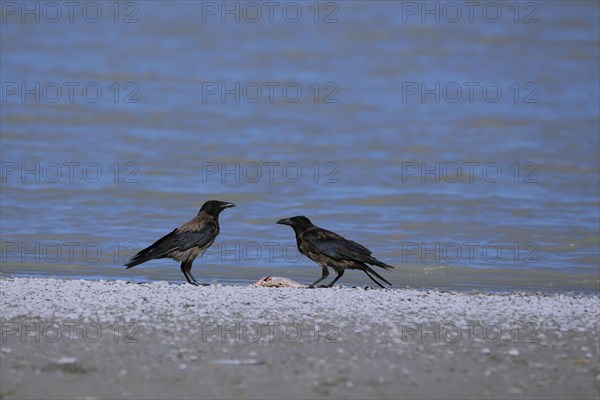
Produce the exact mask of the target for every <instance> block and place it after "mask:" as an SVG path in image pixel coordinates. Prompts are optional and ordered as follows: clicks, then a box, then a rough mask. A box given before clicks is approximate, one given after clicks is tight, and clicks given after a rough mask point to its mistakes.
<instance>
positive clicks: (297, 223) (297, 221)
mask: <svg viewBox="0 0 600 400" xmlns="http://www.w3.org/2000/svg"><path fill="white" fill-rule="evenodd" d="M277 223H278V224H280V225H289V226H291V227H292V228H294V230H296V229H300V230H302V229H306V228H309V227H311V226H313V224H312V222H310V220H309V219H308V218H306V217H305V216H303V215H299V216H297V217H291V218H284V219H280V220H279V221H277Z"/></svg>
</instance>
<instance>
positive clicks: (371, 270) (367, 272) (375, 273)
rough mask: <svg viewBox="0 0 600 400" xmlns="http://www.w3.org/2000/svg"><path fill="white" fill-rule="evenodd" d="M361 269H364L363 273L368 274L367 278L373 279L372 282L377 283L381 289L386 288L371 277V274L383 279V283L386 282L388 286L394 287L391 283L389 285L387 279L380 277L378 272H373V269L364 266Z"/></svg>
mask: <svg viewBox="0 0 600 400" xmlns="http://www.w3.org/2000/svg"><path fill="white" fill-rule="evenodd" d="M361 269H362V270H363V271H365V273H366V274H367V276H368V277H369V278H371V280H372V281H373V282H375V283H376V284H377V285H379V287H381V288H383V287H384V286H383V285H382V284H381V283H379V282H377V281H376V280H375V278H373V277H372V276H371V274H373V275H375V276H376V277H377V278H379V279H381V280H382V281H384V282H385V283H387V284H388V285H390V286H392V284H391V283H389V282H388V281H387V280H386V279H385V278H384V277H383V276H381V275H379V274H378V273H377V272H375V271H374V270H373V268H371V267H369V266H368V265H364V264H363V265H362V268H361Z"/></svg>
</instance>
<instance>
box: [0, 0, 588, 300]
mask: <svg viewBox="0 0 600 400" xmlns="http://www.w3.org/2000/svg"><path fill="white" fill-rule="evenodd" d="M36 3H37V2H31V3H27V4H28V5H31V8H32V9H33V10H35V4H36ZM409 3H410V4H409ZM14 4H15V5H16V7H17V9H8V10H6V9H3V14H2V25H1V28H2V32H1V53H2V54H1V61H0V66H1V75H2V76H1V81H2V85H3V86H2V96H3V98H2V103H1V107H2V109H1V144H2V146H1V152H0V155H1V158H2V160H1V161H2V191H1V195H0V200H1V205H0V206H1V236H2V272H4V273H9V274H15V275H27V276H55V277H89V278H102V279H114V278H117V279H135V280H161V279H166V280H170V281H182V280H183V276H182V274H181V272H180V271H179V266H178V264H177V263H176V262H175V261H171V260H158V261H152V262H149V263H147V264H144V265H142V266H138V267H136V268H134V269H132V270H125V269H123V267H122V264H123V263H124V261H125V260H127V258H128V257H129V256H130V255H131V254H132V252H133V250H134V249H140V248H143V247H145V246H147V245H149V244H151V243H152V242H153V241H154V240H156V239H158V238H159V237H160V236H162V235H164V234H166V233H168V232H170V231H171V230H172V229H173V228H175V227H177V226H179V225H180V224H181V223H183V222H185V221H187V220H188V219H190V218H191V217H193V216H194V215H195V214H196V213H197V210H198V208H199V207H200V206H201V205H202V203H203V202H204V201H205V200H208V199H220V200H227V201H232V202H234V203H236V204H237V205H238V206H237V207H236V208H232V209H227V210H225V211H224V213H223V214H222V215H221V234H220V236H219V237H218V238H217V240H216V242H215V244H214V245H213V247H212V248H211V249H210V250H209V251H208V252H207V254H206V255H205V256H204V258H203V259H198V260H197V261H196V262H195V265H194V270H193V271H194V273H195V276H196V277H197V278H199V279H204V280H207V281H213V280H214V281H219V282H221V283H225V284H231V283H243V284H245V283H250V282H254V281H256V280H258V279H259V278H260V277H262V276H266V275H279V276H286V277H289V278H292V279H295V280H299V281H302V282H306V283H308V282H312V280H314V279H316V278H317V277H318V276H319V274H320V268H319V267H317V266H316V265H315V264H314V263H313V262H311V261H310V260H308V259H307V258H305V257H300V256H299V255H298V253H297V250H296V249H295V242H294V238H293V232H292V230H291V229H290V228H289V227H286V226H280V225H276V224H275V221H276V220H278V219H279V218H283V217H288V216H293V215H298V214H303V215H306V216H308V217H310V218H311V219H312V220H313V222H314V223H315V224H317V225H319V226H322V227H325V228H327V229H331V230H334V231H336V232H338V233H340V234H342V235H344V236H346V237H348V238H352V239H354V240H356V241H358V242H360V243H362V244H364V245H366V246H367V247H369V248H370V249H371V250H373V252H374V255H375V256H377V257H378V258H379V259H381V260H383V261H385V262H387V263H389V264H392V265H395V266H396V269H395V270H393V271H390V272H388V271H383V274H384V275H385V276H386V277H387V278H388V280H390V281H391V282H392V283H393V284H394V286H396V287H403V286H406V285H408V286H413V287H445V288H451V289H460V290H470V289H483V290H513V289H534V290H561V291H562V290H575V291H597V290H598V285H599V274H600V272H599V268H600V267H599V240H600V233H599V229H600V228H599V225H600V221H599V218H600V217H599V212H600V211H599V209H600V193H599V191H600V181H599V176H600V175H599V154H600V151H599V150H600V144H599V131H600V126H599V125H600V123H599V121H600V119H599V111H598V110H599V92H598V90H599V89H598V88H599V86H600V85H599V74H598V71H599V67H600V66H599V52H600V50H599V48H600V47H599V44H600V41H599V39H598V38H599V33H600V32H599V5H598V3H597V2H592V1H585V2H560V1H551V2H550V1H538V2H529V3H526V4H525V3H520V6H519V8H518V9H515V6H514V3H510V4H513V5H512V6H511V5H510V4H509V3H491V4H492V5H491V6H489V7H487V8H485V9H486V12H487V14H484V13H483V9H484V7H485V5H487V4H490V3H485V2H484V3H482V5H481V7H480V8H477V9H475V10H474V13H473V15H472V16H469V12H468V9H462V10H460V7H461V6H460V4H461V3H452V4H454V5H458V7H459V8H458V9H459V10H460V11H462V14H461V16H460V17H456V16H455V14H454V13H451V11H452V10H451V9H448V8H443V9H442V8H440V9H439V12H438V14H437V15H435V14H432V15H429V14H426V13H424V11H425V10H422V9H420V7H421V6H422V4H424V3H421V2H416V3H412V2H361V1H355V2H330V3H320V4H318V7H315V3H312V2H307V3H300V2H290V3H285V2H284V3H281V5H280V6H278V8H276V9H274V10H273V13H272V14H270V12H269V9H268V8H266V6H264V5H261V4H262V3H260V2H259V3H252V5H251V6H247V3H235V2H232V3H228V5H227V6H226V7H230V8H228V9H227V10H223V9H221V7H224V6H223V5H222V3H221V2H216V3H212V2H208V3H204V4H203V3H200V2H187V1H186V2H169V3H159V2H129V3H127V2H123V3H118V4H117V5H118V7H115V3H112V2H106V3H104V2H93V3H85V4H91V5H90V6H88V7H87V8H85V12H86V13H83V10H84V5H83V4H84V3H82V5H81V9H76V10H75V11H74V14H73V15H72V20H70V19H69V18H70V16H69V13H68V9H67V8H65V9H63V10H61V11H62V14H60V17H58V16H57V14H55V13H54V11H55V10H52V9H46V8H43V7H41V6H40V7H41V8H40V9H39V15H37V17H39V21H36V15H35V12H36V11H34V12H33V13H34V14H33V15H31V14H26V13H25V15H23V12H24V10H22V9H20V8H21V7H24V6H23V4H25V3H20V2H19V3H16V2H15V3H14ZM55 4H59V5H60V3H55ZM428 4H430V5H431V7H433V9H434V10H435V7H436V6H435V4H438V5H439V4H442V3H433V2H432V3H428ZM410 5H416V7H417V8H416V9H413V8H407V6H410ZM38 6H39V3H38ZM496 6H498V7H500V8H499V9H500V14H493V13H492V11H493V10H492V8H494V7H496ZM253 7H254V8H253ZM440 7H441V6H440ZM511 7H512V8H511ZM496 8H497V7H496ZM496 8H494V10H496ZM97 9H99V10H100V12H101V15H99V16H98V15H97V14H93V13H92V11H94V10H97ZM228 10H229V11H228ZM231 10H233V11H231ZM284 10H285V12H284ZM298 10H299V11H300V14H298V13H294V12H295V11H298ZM317 11H318V12H317ZM257 12H258V14H257ZM434 13H435V11H434ZM436 17H439V22H436ZM236 18H237V19H239V22H238V21H236ZM95 19H97V22H94V20H95ZM423 19H425V22H423ZM23 20H24V22H23ZM451 20H452V21H456V22H452V21H451ZM53 21H54V22H53ZM253 21H254V22H253ZM341 283H345V284H348V285H357V284H367V283H369V280H368V278H367V277H366V276H365V275H364V274H362V273H361V272H358V271H352V272H349V273H347V274H346V275H345V276H344V278H343V279H342V280H341Z"/></svg>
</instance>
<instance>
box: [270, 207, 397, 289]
mask: <svg viewBox="0 0 600 400" xmlns="http://www.w3.org/2000/svg"><path fill="white" fill-rule="evenodd" d="M277 223H278V224H281V225H289V226H291V227H292V228H293V229H294V233H295V234H296V243H297V245H298V250H300V253H302V254H304V255H305V256H307V257H308V258H310V259H311V260H313V261H314V262H316V263H317V264H319V265H320V266H321V268H323V274H322V275H321V277H320V278H319V279H317V280H316V281H315V282H313V284H312V285H310V286H309V287H311V288H312V287H315V285H316V284H317V283H319V282H321V281H322V280H323V279H325V278H327V277H328V276H329V268H328V267H331V268H333V269H334V270H335V272H337V274H338V275H337V276H336V277H335V279H334V280H333V281H332V282H331V283H330V284H329V285H328V286H327V287H332V286H333V285H334V284H335V283H336V282H337V280H338V279H340V278H341V277H342V275H344V271H345V270H347V269H360V270H362V271H364V272H365V273H366V274H367V276H368V277H369V278H371V280H372V281H373V282H375V283H376V284H377V285H379V287H381V288H383V287H384V286H383V285H382V284H381V283H379V282H378V281H377V280H376V279H375V278H378V279H379V280H381V281H383V282H385V283H387V284H388V285H390V286H391V283H389V282H388V281H387V280H386V279H385V278H384V277H382V276H381V275H379V274H378V273H377V272H375V271H374V270H373V269H372V268H371V267H369V265H368V264H370V265H376V266H378V267H381V268H384V269H392V268H394V267H392V266H391V265H387V264H385V263H383V262H381V261H379V260H378V259H376V258H375V257H373V256H371V251H370V250H369V249H367V248H366V247H364V246H363V245H361V244H358V243H356V242H355V241H352V240H348V239H346V238H344V237H343V236H340V235H338V234H337V233H335V232H331V231H328V230H326V229H323V228H319V227H318V226H315V225H313V224H312V222H310V220H309V219H308V218H306V217H304V216H297V217H291V218H284V219H280V220H279V221H277Z"/></svg>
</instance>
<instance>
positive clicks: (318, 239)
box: [303, 229, 371, 262]
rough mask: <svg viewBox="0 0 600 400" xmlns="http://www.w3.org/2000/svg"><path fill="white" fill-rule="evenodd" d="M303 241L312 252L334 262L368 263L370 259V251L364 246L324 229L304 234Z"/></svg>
mask: <svg viewBox="0 0 600 400" xmlns="http://www.w3.org/2000/svg"><path fill="white" fill-rule="evenodd" d="M303 239H304V240H305V241H306V242H308V243H309V244H310V245H311V247H312V248H313V249H314V250H317V251H318V252H319V253H322V254H324V255H326V256H328V257H331V258H333V259H336V260H340V259H354V260H357V261H361V262H368V260H369V259H370V258H371V257H370V255H371V250H369V249H367V248H366V247H365V246H363V245H361V244H359V243H356V242H355V241H354V240H349V239H346V238H344V237H343V236H340V235H338V234H337V233H335V232H331V231H327V230H325V229H320V230H313V231H310V232H306V233H305V235H304V237H303Z"/></svg>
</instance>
